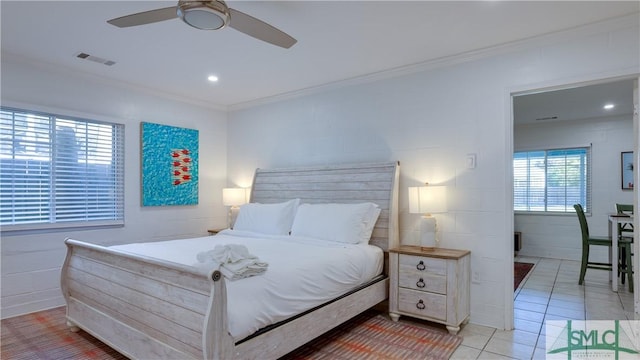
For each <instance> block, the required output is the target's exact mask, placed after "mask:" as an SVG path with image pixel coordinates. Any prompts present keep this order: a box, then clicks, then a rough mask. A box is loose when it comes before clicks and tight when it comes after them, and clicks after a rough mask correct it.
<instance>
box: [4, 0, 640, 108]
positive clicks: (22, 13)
mask: <svg viewBox="0 0 640 360" xmlns="http://www.w3.org/2000/svg"><path fill="white" fill-rule="evenodd" d="M176 3H177V1H40V2H36V1H5V0H2V1H1V2H0V6H1V7H0V12H1V15H2V18H1V30H2V39H1V40H2V42H1V44H2V53H3V55H4V54H11V55H17V56H19V57H26V58H28V59H34V60H38V61H43V62H47V63H51V64H54V65H56V66H61V67H65V68H69V69H72V70H74V71H78V72H84V73H90V74H94V75H98V76H101V77H105V78H109V79H112V80H116V81H122V82H125V83H128V84H131V85H134V86H136V87H144V88H148V89H150V90H152V91H155V92H160V93H165V94H167V95H169V96H173V97H176V98H188V99H190V100H191V101H196V102H199V103H205V104H210V105H211V106H222V107H226V106H232V105H238V104H242V103H246V102H251V101H254V100H258V99H264V98H268V97H271V96H276V95H281V94H286V93H290V92H295V91H299V90H302V89H308V88H313V87H317V86H320V85H323V84H330V83H334V82H339V81H341V80H345V79H352V78H356V77H359V76H363V75H366V74H372V73H376V72H381V71H385V70H389V69H394V68H399V67H403V66H406V65H410V64H417V63H421V62H425V61H429V60H433V59H438V58H442V57H446V56H450V55H455V54H461V53H464V52H468V51H472V50H478V49H482V48H486V47H491V46H495V45H499V44H504V43H508V42H512V41H516V40H520V39H526V38H530V37H533V36H537V35H542V34H547V33H551V32H555V31H559V30H563V29H570V28H574V27H576V26H580V25H583V24H587V23H592V22H596V21H600V20H605V19H610V18H614V17H618V16H624V15H628V14H633V13H638V11H639V9H640V3H639V2H638V1H622V2H612V1H584V2H582V1H564V2H557V1H555V2H554V1H514V2H511V1H470V2H462V1H441V2H436V1H409V2H399V1H349V2H346V1H228V2H227V4H228V5H229V7H232V8H235V9H237V10H240V11H242V12H245V13H247V14H250V15H252V16H254V17H257V18H259V19H261V20H263V21H266V22H268V23H270V24H272V25H274V26H276V27H278V28H279V29H281V30H283V31H285V32H287V33H288V34H290V35H292V36H293V37H295V38H296V39H297V40H298V43H297V44H296V45H294V46H293V47H292V48H290V49H283V48H279V47H276V46H273V45H270V44H267V43H263V42H261V41H259V40H256V39H254V38H251V37H249V36H247V35H244V34H242V33H239V32H238V31H236V30H234V29H231V28H226V29H223V30H218V31H202V30H196V29H193V28H191V27H189V26H187V25H186V24H184V23H182V22H181V21H180V20H178V19H174V20H169V21H164V22H161V23H155V24H149V25H144V26H138V27H132V28H117V27H114V26H112V25H109V24H107V23H106V21H107V20H109V19H111V18H115V17H119V16H123V15H128V14H131V13H135V12H141V11H146V10H151V9H155V8H161V7H167V6H174V5H175V4H176ZM79 52H85V53H88V54H91V55H94V56H97V57H101V58H105V59H109V60H113V61H115V62H116V64H115V65H113V66H105V65H103V64H99V63H95V62H91V61H86V60H80V59H78V58H76V57H75V55H76V54H77V53H79ZM210 74H215V75H217V76H218V77H219V78H220V81H219V82H218V83H215V84H213V83H209V82H208V81H207V80H206V77H207V76H208V75H210Z"/></svg>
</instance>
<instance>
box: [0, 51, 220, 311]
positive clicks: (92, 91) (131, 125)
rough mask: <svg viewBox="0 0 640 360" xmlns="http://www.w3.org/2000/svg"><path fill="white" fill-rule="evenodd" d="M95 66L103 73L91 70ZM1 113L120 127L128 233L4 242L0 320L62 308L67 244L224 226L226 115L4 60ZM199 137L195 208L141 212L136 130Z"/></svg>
mask: <svg viewBox="0 0 640 360" xmlns="http://www.w3.org/2000/svg"><path fill="white" fill-rule="evenodd" d="M96 66H100V65H96ZM2 105H4V106H15V107H21V108H25V109H32V110H42V111H50V112H54V113H57V114H61V115H70V116H80V117H85V118H90V119H96V120H107V121H113V122H118V123H123V124H125V150H126V159H125V226H124V227H122V228H115V229H103V230H86V231H68V230H66V231H57V232H47V233H37V234H28V235H7V234H3V235H2V244H1V250H2V259H1V260H2V279H1V280H2V310H1V313H2V317H3V318H5V317H10V316H14V315H18V314H23V313H27V312H32V311H36V310H41V309H46V308H50V307H54V306H59V305H63V304H64V301H63V298H62V294H61V292H60V267H61V265H62V262H63V260H64V255H65V252H66V248H65V246H64V243H63V241H64V239H65V238H66V237H72V238H76V239H80V240H87V241H91V242H96V243H100V244H114V243H124V242H136V241H152V240H160V239H168V238H179V237H188V236H194V235H198V236H204V235H206V234H207V231H206V230H207V228H210V227H221V226H224V224H225V223H226V210H225V208H224V207H223V206H222V200H221V196H222V195H221V193H222V191H221V189H222V188H223V187H224V186H226V180H227V173H226V165H227V162H226V160H227V155H226V149H227V114H226V112H225V111H220V110H213V109H211V108H206V107H202V106H197V105H194V104H189V103H185V102H179V101H175V100H170V99H166V98H161V97H157V96H153V95H149V93H148V92H142V91H137V90H134V89H132V88H128V87H124V86H122V85H115V84H111V83H109V82H106V81H104V80H103V79H99V78H94V77H88V76H86V75H85V76H83V75H80V74H74V73H71V72H68V71H65V70H64V69H59V68H54V67H52V66H48V65H44V64H34V63H29V62H27V61H24V59H19V58H15V57H11V56H6V54H3V57H2ZM142 121H146V122H154V123H159V124H165V125H173V126H180V127H186V128H192V129H197V130H199V140H200V148H199V159H200V162H199V180H200V181H199V201H198V205H197V206H182V207H144V208H143V207H141V205H140V198H141V196H140V140H139V139H140V122H142Z"/></svg>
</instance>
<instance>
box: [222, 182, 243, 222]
mask: <svg viewBox="0 0 640 360" xmlns="http://www.w3.org/2000/svg"><path fill="white" fill-rule="evenodd" d="M247 202H248V199H247V189H243V188H224V189H222V204H223V205H224V206H229V213H228V214H227V225H228V226H229V228H232V227H233V224H234V223H235V222H236V217H237V216H238V210H240V208H239V206H240V205H242V204H246V203H247Z"/></svg>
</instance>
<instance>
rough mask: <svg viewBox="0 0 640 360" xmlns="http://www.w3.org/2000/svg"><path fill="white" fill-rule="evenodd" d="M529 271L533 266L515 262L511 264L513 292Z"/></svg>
mask: <svg viewBox="0 0 640 360" xmlns="http://www.w3.org/2000/svg"><path fill="white" fill-rule="evenodd" d="M531 269H533V264H530V263H522V262H517V261H516V262H514V263H513V291H516V289H518V285H520V283H521V282H522V280H524V278H525V277H526V276H527V274H528V273H529V271H531Z"/></svg>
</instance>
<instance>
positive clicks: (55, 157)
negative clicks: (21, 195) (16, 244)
mask: <svg viewBox="0 0 640 360" xmlns="http://www.w3.org/2000/svg"><path fill="white" fill-rule="evenodd" d="M0 110H1V111H2V112H3V113H4V112H8V113H10V114H11V115H10V116H11V117H12V118H11V120H9V121H11V125H12V126H13V127H12V128H11V130H9V131H6V132H5V130H4V129H3V132H2V134H3V135H7V134H8V135H9V136H10V139H11V141H13V143H14V144H12V145H10V146H11V154H10V156H12V159H15V155H16V152H15V147H14V146H15V143H16V129H15V121H16V120H15V118H16V115H20V116H25V117H26V116H34V117H40V118H46V121H47V122H48V138H47V140H46V146H48V149H47V151H48V152H49V155H48V160H46V161H45V162H49V169H48V174H47V178H48V180H47V181H48V183H49V187H50V192H49V193H48V194H47V196H46V199H47V200H41V201H40V202H41V203H43V204H47V206H48V207H50V208H51V210H50V212H49V215H48V218H46V219H44V218H45V217H46V216H42V215H40V217H41V218H42V219H39V220H36V221H33V222H17V223H9V222H7V223H3V224H0V233H2V234H15V233H31V232H50V231H56V230H61V229H78V230H82V229H87V230H88V229H96V228H111V227H123V226H124V224H125V214H124V209H125V174H124V169H125V164H124V163H125V154H126V152H125V125H124V124H122V123H117V122H112V121H102V120H95V119H89V118H85V117H78V116H67V115H60V114H57V113H52V112H47V111H38V110H30V109H26V108H18V107H11V106H0ZM3 121H4V120H3ZM56 123H58V124H59V125H60V124H63V125H64V124H66V125H69V124H70V123H71V124H73V125H75V126H76V128H77V126H82V125H83V124H84V126H85V127H86V132H85V133H84V134H81V135H80V138H81V139H82V140H83V141H81V142H80V145H78V146H80V147H82V150H81V152H82V151H83V152H84V154H85V159H84V160H85V161H84V164H85V167H89V166H88V165H87V164H88V163H89V159H90V158H91V155H90V152H92V151H96V149H97V147H100V146H102V149H105V148H106V149H108V150H107V151H108V152H110V153H111V160H110V162H108V163H107V164H108V168H109V169H110V171H111V172H110V173H109V174H110V175H111V176H112V180H113V184H112V186H103V185H101V186H98V187H96V188H94V189H96V190H104V189H108V190H110V191H111V192H112V195H111V196H110V197H107V198H108V199H109V201H107V202H113V206H112V207H110V208H109V207H108V206H106V207H105V206H104V205H102V204H101V205H99V206H100V209H108V212H112V213H113V216H106V218H102V217H103V216H99V217H101V218H100V219H96V217H95V216H92V215H91V214H90V212H91V210H90V208H91V205H88V202H86V204H84V205H83V206H82V207H81V210H80V211H78V212H77V213H78V214H81V215H80V216H85V217H86V218H85V219H80V218H79V217H77V216H76V217H75V218H74V219H72V220H61V219H60V216H59V215H58V214H56V211H55V210H54V209H55V205H54V204H55V202H56V194H57V193H58V192H57V191H56V188H55V180H56V176H58V175H57V173H56V171H60V164H58V163H57V162H59V161H61V158H60V156H61V155H59V151H60V149H59V148H60V147H61V146H62V144H61V143H60V139H57V136H59V134H57V132H58V130H59V129H58V128H56ZM105 125H106V126H109V127H111V132H110V133H109V134H110V136H111V140H110V142H109V143H102V144H99V143H100V139H102V138H101V137H100V136H104V135H99V136H98V137H97V138H95V137H94V135H95V134H93V133H91V131H92V130H95V129H98V130H101V129H104V126H105ZM41 133H42V134H44V132H42V131H41ZM74 135H75V139H76V141H77V140H78V138H79V137H78V134H77V133H74ZM96 139H97V140H96ZM5 141H6V140H3V142H5ZM90 146H93V147H90ZM96 146H97V147H96ZM3 151H4V150H3ZM37 152H38V150H35V153H34V154H36V155H35V156H38V155H37ZM32 155H33V154H32ZM29 156H30V155H26V156H25V157H24V158H25V159H26V160H31V159H30V158H29ZM63 159H64V158H63ZM67 160H68V159H67ZM93 160H94V161H95V159H93ZM41 161H42V160H41ZM98 161H99V160H98ZM79 163H80V162H79ZM12 165H13V167H12V166H11V165H10V167H9V169H10V170H15V169H16V167H15V164H12ZM91 175H92V174H85V177H84V178H82V179H84V180H85V181H86V180H87V179H89V180H97V179H100V180H103V178H101V177H92V176H91ZM10 176H11V177H12V178H13V176H14V175H13V174H10ZM23 179H24V178H23ZM2 181H3V179H0V185H2ZM80 181H82V180H80ZM75 186H76V187H77V188H79V186H77V185H75ZM12 189H13V186H12ZM27 190H30V188H29V189H27ZM11 193H13V191H11ZM11 198H12V199H13V197H11ZM11 201H13V200H11ZM99 201H103V198H102V197H100V200H99ZM73 205H74V206H75V204H73ZM5 206H6V205H5ZM94 207H95V206H94ZM5 209H6V208H5ZM5 209H2V210H5ZM13 210H14V209H13V208H12V209H11V210H10V211H13ZM35 214H37V212H35ZM92 217H93V219H92ZM109 217H110V218H109Z"/></svg>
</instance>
